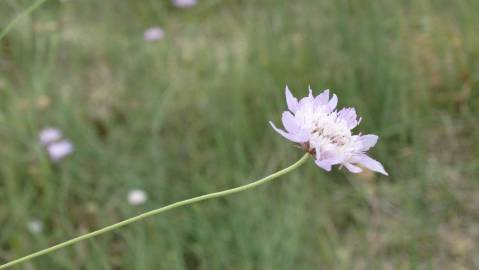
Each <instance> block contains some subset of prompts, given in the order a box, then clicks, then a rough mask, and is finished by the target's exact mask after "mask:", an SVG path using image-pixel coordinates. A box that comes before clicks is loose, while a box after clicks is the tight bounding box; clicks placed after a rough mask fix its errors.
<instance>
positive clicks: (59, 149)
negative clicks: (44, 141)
mask: <svg viewBox="0 0 479 270" xmlns="http://www.w3.org/2000/svg"><path fill="white" fill-rule="evenodd" d="M73 149H74V147H73V144H72V143H71V142H70V141H69V140H62V141H59V142H55V143H52V144H50V145H48V146H47V151H48V155H49V156H50V159H51V160H52V161H53V162H59V161H60V160H62V159H63V158H65V157H66V156H68V155H70V154H71V153H72V152H73Z"/></svg>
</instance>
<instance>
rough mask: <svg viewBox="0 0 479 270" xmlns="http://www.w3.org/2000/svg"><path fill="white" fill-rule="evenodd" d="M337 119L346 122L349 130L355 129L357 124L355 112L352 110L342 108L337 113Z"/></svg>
mask: <svg viewBox="0 0 479 270" xmlns="http://www.w3.org/2000/svg"><path fill="white" fill-rule="evenodd" d="M338 117H339V118H341V119H343V120H344V121H346V124H347V125H348V128H349V129H352V128H354V127H356V126H357V125H358V124H359V121H360V120H361V119H359V121H358V120H357V117H358V116H357V115H356V110H355V109H354V108H343V109H341V110H340V111H339V112H338Z"/></svg>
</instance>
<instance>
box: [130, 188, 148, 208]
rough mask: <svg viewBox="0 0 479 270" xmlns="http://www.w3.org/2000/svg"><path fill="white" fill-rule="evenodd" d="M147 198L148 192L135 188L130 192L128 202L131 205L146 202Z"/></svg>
mask: <svg viewBox="0 0 479 270" xmlns="http://www.w3.org/2000/svg"><path fill="white" fill-rule="evenodd" d="M147 199H148V196H147V195H146V192H145V191H143V190H141V189H133V190H131V191H130V192H129V193H128V202H129V203H130V204H131V205H140V204H144V203H145V202H146V200H147Z"/></svg>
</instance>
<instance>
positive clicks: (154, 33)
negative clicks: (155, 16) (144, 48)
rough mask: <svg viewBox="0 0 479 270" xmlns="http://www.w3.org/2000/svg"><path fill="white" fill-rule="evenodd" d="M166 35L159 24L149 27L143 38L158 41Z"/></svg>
mask: <svg viewBox="0 0 479 270" xmlns="http://www.w3.org/2000/svg"><path fill="white" fill-rule="evenodd" d="M164 36H165V31H164V30H163V29H162V28H161V27H158V26H154V27H151V28H148V29H146V30H145V32H144V33H143V38H144V39H145V40H146V41H157V40H160V39H162V38H163V37H164Z"/></svg>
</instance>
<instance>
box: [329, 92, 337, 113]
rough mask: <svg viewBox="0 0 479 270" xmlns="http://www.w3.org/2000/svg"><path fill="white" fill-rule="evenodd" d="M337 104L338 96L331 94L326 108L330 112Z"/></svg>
mask: <svg viewBox="0 0 479 270" xmlns="http://www.w3.org/2000/svg"><path fill="white" fill-rule="evenodd" d="M337 105H338V97H337V96H336V95H335V94H333V96H332V97H331V100H330V101H329V102H328V110H329V111H330V112H331V111H333V110H334V109H336V106H337Z"/></svg>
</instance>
